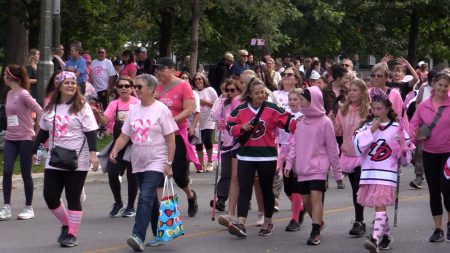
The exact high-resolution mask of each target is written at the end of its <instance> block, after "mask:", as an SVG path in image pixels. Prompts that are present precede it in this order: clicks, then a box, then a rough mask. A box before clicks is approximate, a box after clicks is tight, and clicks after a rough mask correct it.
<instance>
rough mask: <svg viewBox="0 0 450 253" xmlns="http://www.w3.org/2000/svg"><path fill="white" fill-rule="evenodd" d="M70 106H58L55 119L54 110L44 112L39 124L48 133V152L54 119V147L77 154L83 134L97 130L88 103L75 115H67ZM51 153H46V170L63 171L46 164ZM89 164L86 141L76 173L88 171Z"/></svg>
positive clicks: (81, 143) (50, 146)
mask: <svg viewBox="0 0 450 253" xmlns="http://www.w3.org/2000/svg"><path fill="white" fill-rule="evenodd" d="M71 105H72V104H69V105H67V104H58V106H57V107H56V117H55V111H54V109H53V110H52V111H50V112H45V113H44V116H43V117H42V118H41V121H40V122H39V126H40V127H41V129H42V130H45V131H49V132H50V137H49V142H48V143H49V150H51V149H52V148H53V146H52V143H53V141H52V139H53V118H55V121H56V122H55V146H60V147H62V148H67V149H72V150H76V152H77V154H78V153H79V152H80V149H81V147H82V146H83V141H85V139H86V136H85V135H84V133H85V132H92V131H94V130H97V129H98V125H97V121H96V120H95V117H94V113H93V112H92V109H91V107H90V106H89V104H88V103H85V104H84V106H83V108H82V109H81V111H80V112H78V113H77V114H69V109H70V106H71ZM50 156H51V152H48V155H47V161H46V162H45V168H46V169H55V170H64V169H59V168H55V167H52V166H50V165H49V164H48V162H49V161H50ZM90 168H91V163H90V161H89V148H88V143H87V140H86V142H85V143H84V146H83V150H82V151H81V153H80V155H79V156H78V169H77V171H89V170H90Z"/></svg>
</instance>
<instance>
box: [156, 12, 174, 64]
mask: <svg viewBox="0 0 450 253" xmlns="http://www.w3.org/2000/svg"><path fill="white" fill-rule="evenodd" d="M160 14H161V19H162V22H161V40H160V45H159V55H160V56H161V57H168V56H170V55H171V53H172V33H173V23H174V19H175V10H174V9H173V8H171V7H167V8H164V9H163V10H162V11H161V13H160Z"/></svg>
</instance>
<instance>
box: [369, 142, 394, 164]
mask: <svg viewBox="0 0 450 253" xmlns="http://www.w3.org/2000/svg"><path fill="white" fill-rule="evenodd" d="M369 155H370V156H371V158H370V160H372V161H375V162H381V161H384V160H386V159H388V158H389V157H391V155H392V149H391V147H389V145H388V144H387V143H386V140H384V139H380V140H377V142H374V143H372V145H370V151H369Z"/></svg>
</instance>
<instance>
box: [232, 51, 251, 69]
mask: <svg viewBox="0 0 450 253" xmlns="http://www.w3.org/2000/svg"><path fill="white" fill-rule="evenodd" d="M248 55H249V54H248V51H247V50H245V49H242V50H239V56H240V59H239V61H237V62H236V63H235V64H233V67H232V69H231V75H235V76H240V75H241V73H242V72H244V70H247V69H250V66H249V65H248V64H247V61H248Z"/></svg>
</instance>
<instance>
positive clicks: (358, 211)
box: [347, 166, 364, 222]
mask: <svg viewBox="0 0 450 253" xmlns="http://www.w3.org/2000/svg"><path fill="white" fill-rule="evenodd" d="M347 175H348V180H349V181H350V185H351V187H352V195H353V207H354V208H355V221H359V222H363V221H364V207H363V206H361V205H360V204H359V203H358V201H356V200H357V195H356V194H357V193H358V190H359V180H360V179H361V166H358V167H356V168H355V171H354V172H353V173H348V174H347Z"/></svg>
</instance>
